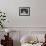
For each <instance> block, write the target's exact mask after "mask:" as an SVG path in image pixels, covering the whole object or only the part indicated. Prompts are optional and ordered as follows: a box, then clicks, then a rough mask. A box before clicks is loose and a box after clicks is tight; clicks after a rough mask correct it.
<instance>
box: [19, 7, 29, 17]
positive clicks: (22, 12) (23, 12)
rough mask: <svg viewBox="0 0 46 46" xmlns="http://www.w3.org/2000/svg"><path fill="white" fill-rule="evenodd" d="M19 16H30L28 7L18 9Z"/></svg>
mask: <svg viewBox="0 0 46 46" xmlns="http://www.w3.org/2000/svg"><path fill="white" fill-rule="evenodd" d="M19 16H30V7H19Z"/></svg>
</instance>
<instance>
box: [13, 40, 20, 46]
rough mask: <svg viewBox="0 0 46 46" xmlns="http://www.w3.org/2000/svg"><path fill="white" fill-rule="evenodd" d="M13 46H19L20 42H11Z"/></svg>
mask: <svg viewBox="0 0 46 46" xmlns="http://www.w3.org/2000/svg"><path fill="white" fill-rule="evenodd" d="M13 46H21V43H20V41H17V40H13Z"/></svg>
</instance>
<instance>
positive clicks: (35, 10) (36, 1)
mask: <svg viewBox="0 0 46 46" xmlns="http://www.w3.org/2000/svg"><path fill="white" fill-rule="evenodd" d="M45 4H46V0H0V9H1V10H2V11H5V12H6V15H7V19H8V22H7V24H6V26H7V27H46V5H45ZM26 6H27V7H30V11H31V12H30V16H19V7H26Z"/></svg>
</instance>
